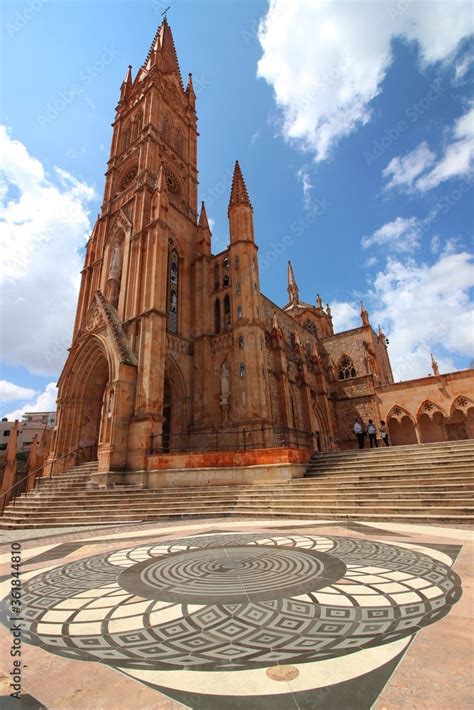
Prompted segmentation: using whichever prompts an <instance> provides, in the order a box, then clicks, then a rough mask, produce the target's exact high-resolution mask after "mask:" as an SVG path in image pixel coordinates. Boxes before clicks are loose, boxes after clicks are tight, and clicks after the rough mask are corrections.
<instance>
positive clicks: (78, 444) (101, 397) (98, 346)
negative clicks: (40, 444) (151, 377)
mask: <svg viewBox="0 0 474 710" xmlns="http://www.w3.org/2000/svg"><path fill="white" fill-rule="evenodd" d="M110 381H111V378H110V366H109V362H108V358H107V355H106V350H105V347H104V346H103V345H102V343H101V341H100V339H99V338H97V337H95V336H91V337H90V338H89V340H87V341H86V342H85V343H83V345H82V347H81V348H80V349H79V351H78V352H77V354H76V357H75V358H74V359H73V360H72V361H71V362H70V364H69V366H68V368H67V370H66V371H65V372H64V379H63V378H62V379H61V381H60V383H59V397H58V403H59V407H58V411H59V416H58V419H57V422H56V428H55V432H54V435H53V444H52V451H54V454H55V455H56V456H58V455H59V456H61V455H63V454H69V453H71V454H72V452H77V459H78V460H82V461H85V460H95V459H96V458H97V449H98V447H99V446H100V445H103V444H107V443H109V442H110V437H111V421H112V416H113V411H114V407H115V393H114V389H113V387H112V386H111V384H110ZM79 449H80V451H78V450H79Z"/></svg>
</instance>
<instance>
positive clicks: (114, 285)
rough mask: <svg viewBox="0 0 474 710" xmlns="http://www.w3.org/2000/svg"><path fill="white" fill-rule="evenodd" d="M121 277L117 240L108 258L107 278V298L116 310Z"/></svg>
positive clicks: (120, 252)
mask: <svg viewBox="0 0 474 710" xmlns="http://www.w3.org/2000/svg"><path fill="white" fill-rule="evenodd" d="M121 276H122V245H121V242H120V241H119V240H118V239H117V240H116V241H115V243H114V246H113V248H112V254H111V256H110V265H109V275H108V278H107V298H108V299H109V301H110V303H111V304H112V305H113V306H114V307H115V308H116V307H117V305H118V300H119V294H120V280H121Z"/></svg>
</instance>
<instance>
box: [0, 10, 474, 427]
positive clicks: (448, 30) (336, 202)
mask: <svg viewBox="0 0 474 710" xmlns="http://www.w3.org/2000/svg"><path fill="white" fill-rule="evenodd" d="M167 4H168V3H166V5H167ZM166 5H165V3H162V2H156V1H155V0H153V1H151V2H148V1H147V2H145V1H138V2H137V1H136V0H134V2H124V1H121V0H97V1H94V2H91V1H89V2H79V1H77V2H76V1H68V0H61V1H59V2H58V1H54V0H48V1H43V0H30V2H26V3H24V2H20V1H15V2H9V1H8V0H7V2H4V3H3V4H2V9H1V12H2V15H3V17H2V26H3V29H2V49H1V52H2V56H1V59H2V94H1V106H0V110H1V114H0V123H1V124H3V125H4V126H6V129H4V131H3V134H2V136H3V138H2V152H3V158H2V160H1V163H2V168H0V184H1V185H2V186H3V188H2V194H3V198H2V203H3V204H2V208H3V217H2V221H0V227H1V229H2V233H3V236H2V239H3V248H4V250H5V251H4V253H8V255H9V256H8V258H7V259H5V258H4V259H3V261H4V263H3V269H2V272H3V273H2V290H3V299H2V301H3V303H4V305H3V306H2V314H1V318H2V342H3V346H2V353H3V366H2V374H1V375H0V377H1V378H2V383H3V384H2V388H3V389H2V394H3V399H4V403H3V404H2V410H3V413H12V412H16V413H17V414H18V413H20V412H21V410H22V409H23V408H24V407H25V406H26V407H27V409H28V408H31V406H33V407H40V408H43V407H45V408H49V406H50V404H51V402H52V400H53V399H54V385H53V384H51V383H54V382H55V381H56V379H57V377H58V375H59V372H60V369H61V364H62V362H63V361H64V359H65V356H66V348H67V346H68V341H69V337H70V332H71V329H72V318H73V314H74V307H75V297H76V296H75V293H76V289H77V275H78V272H79V269H80V257H79V255H78V252H79V253H80V250H81V248H82V246H83V244H84V239H85V235H86V233H87V232H88V231H89V230H90V228H91V226H92V224H93V221H94V219H95V215H96V214H97V212H98V210H99V204H100V201H101V196H102V190H103V173H104V171H105V166H106V161H107V158H108V152H109V145H110V139H111V127H110V124H111V122H112V121H113V118H114V109H115V106H116V103H117V99H118V95H119V88H120V83H121V81H122V79H123V76H124V74H125V71H126V68H127V66H128V64H132V66H133V68H134V71H136V70H137V69H138V67H139V66H140V64H141V63H142V62H143V60H144V58H145V56H146V53H147V51H148V48H149V45H150V43H151V40H152V38H153V35H154V33H155V31H156V27H157V25H158V24H159V22H160V20H161V17H160V13H161V12H162V10H163V9H164V7H165V6H166ZM168 19H169V22H170V25H171V27H172V30H173V35H174V39H175V44H176V48H177V52H178V57H179V61H180V66H181V71H182V74H183V77H185V76H186V75H187V73H188V72H189V71H192V73H193V78H194V84H195V89H196V93H197V95H198V98H197V111H198V116H199V131H200V139H199V168H200V198H201V199H202V198H204V199H206V204H207V211H208V214H209V216H210V218H211V219H212V223H213V237H214V251H216V252H217V251H219V250H220V249H222V248H223V247H225V245H226V243H227V235H228V231H227V230H228V228H227V202H228V195H229V187H230V180H231V172H232V167H233V164H234V161H235V159H238V160H239V161H240V164H241V167H242V170H243V172H244V175H245V178H246V182H247V186H248V189H249V193H250V196H251V199H252V202H253V205H254V216H255V232H256V239H257V242H258V245H259V248H260V264H261V284H262V290H263V291H264V293H265V294H266V295H268V296H269V297H270V298H271V299H272V300H274V301H275V302H277V303H280V304H282V305H283V304H284V303H285V302H286V264H287V261H288V259H291V260H292V262H293V265H294V270H295V274H296V278H297V281H298V285H299V289H300V296H301V298H303V299H304V300H306V301H310V302H314V299H315V296H316V293H321V295H322V297H323V299H324V301H325V302H329V303H330V304H331V306H332V307H333V312H334V315H335V322H336V325H337V326H338V329H346V328H350V327H353V326H354V325H357V324H358V323H359V320H358V307H359V301H360V299H361V298H363V299H364V302H365V303H366V305H367V307H368V309H369V312H370V313H371V315H372V322H373V325H374V326H375V327H376V326H377V325H378V323H380V324H381V325H382V327H383V328H384V331H385V332H386V333H387V335H388V336H389V338H390V341H391V346H390V350H389V351H390V353H391V356H392V360H393V364H394V368H395V372H396V376H397V378H398V379H401V378H403V379H405V378H410V377H416V376H420V375H424V374H428V372H429V368H430V363H429V353H430V351H433V352H434V353H435V355H436V358H437V360H438V362H439V364H440V368H441V371H449V370H452V369H455V368H462V367H467V366H468V365H469V364H470V363H471V362H472V359H473V357H474V353H473V320H472V297H473V286H474V265H473V263H472V251H473V250H472V246H473V241H472V227H473V209H472V175H473V173H472V169H473V154H474V125H473V123H474V112H473V110H472V103H471V102H472V82H473V76H474V74H473V72H474V69H473V67H474V64H473V57H474V42H473V39H472V31H473V28H472V17H471V12H470V7H469V4H467V3H462V2H457V1H456V0H454V1H453V2H452V3H450V4H448V3H444V4H443V3H441V4H437V3H433V2H430V3H427V2H415V3H407V2H405V3H402V2H400V0H397V1H396V2H391V1H390V2H389V1H387V2H386V3H378V4H376V3H372V2H361V3H354V2H349V3H343V2H340V1H339V2H331V1H330V0H328V1H327V2H314V0H313V1H312V2H308V1H306V0H301V1H297V2H296V1H295V2H293V3H288V2H287V0H272V2H271V4H270V5H269V3H268V2H266V1H262V2H260V0H252V1H250V0H247V1H246V2H243V1H240V0H239V1H237V0H224V1H223V0H219V1H218V0H215V1H214V2H207V1H206V0H202V1H200V2H191V1H190V0H188V1H186V0H175V2H173V3H172V8H171V10H170V11H169V14H168ZM262 22H264V24H261V23H262ZM259 28H260V29H259ZM21 388H26V390H23V389H21Z"/></svg>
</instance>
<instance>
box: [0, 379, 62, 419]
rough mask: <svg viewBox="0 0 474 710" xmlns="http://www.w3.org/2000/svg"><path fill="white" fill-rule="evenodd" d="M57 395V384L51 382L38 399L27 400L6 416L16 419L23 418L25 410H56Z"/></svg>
mask: <svg viewBox="0 0 474 710" xmlns="http://www.w3.org/2000/svg"><path fill="white" fill-rule="evenodd" d="M57 396H58V389H57V387H56V384H55V383H54V382H50V383H49V385H46V388H45V389H44V391H43V392H41V393H40V394H39V395H38V396H37V397H36V399H34V400H33V401H30V402H27V403H26V404H25V405H24V406H22V407H20V408H19V409H15V410H14V411H13V412H8V414H5V415H4V416H5V417H7V418H8V420H9V421H14V420H15V419H21V418H22V416H23V414H24V413H25V412H55V411H56V398H57Z"/></svg>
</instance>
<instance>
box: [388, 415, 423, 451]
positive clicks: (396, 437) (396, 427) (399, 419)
mask: <svg viewBox="0 0 474 710" xmlns="http://www.w3.org/2000/svg"><path fill="white" fill-rule="evenodd" d="M386 422H387V425H388V435H389V440H390V443H391V444H392V446H403V445H404V444H417V443H418V439H417V436H416V431H415V423H414V421H413V419H412V418H411V417H410V415H409V414H408V412H407V411H406V410H404V409H402V408H401V407H393V408H392V409H391V410H390V413H389V414H388V416H387V418H386Z"/></svg>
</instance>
